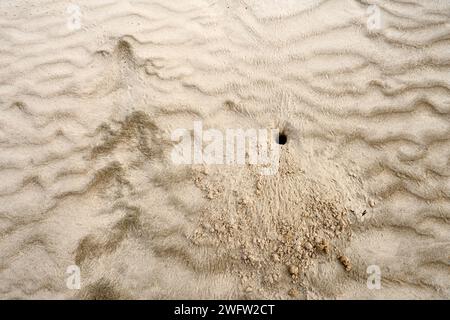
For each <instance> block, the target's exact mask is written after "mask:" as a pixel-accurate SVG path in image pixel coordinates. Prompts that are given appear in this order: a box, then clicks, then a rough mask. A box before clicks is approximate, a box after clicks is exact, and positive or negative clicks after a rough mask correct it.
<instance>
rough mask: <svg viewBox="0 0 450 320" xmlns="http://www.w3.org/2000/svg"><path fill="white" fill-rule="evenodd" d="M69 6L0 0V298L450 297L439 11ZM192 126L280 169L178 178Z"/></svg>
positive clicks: (205, 1) (330, 1)
mask: <svg viewBox="0 0 450 320" xmlns="http://www.w3.org/2000/svg"><path fill="white" fill-rule="evenodd" d="M72 2H73V3H74V4H77V5H78V6H79V8H80V11H81V20H80V28H79V29H77V30H71V29H70V28H68V24H67V21H68V13H67V11H66V9H67V5H68V3H67V2H66V1H60V0H56V1H44V0H40V1H33V2H32V3H30V2H29V1H21V0H15V1H2V2H0V45H1V46H0V177H1V179H0V297H1V298H82V299H126V298H131V299H133V298H135V299H136V298H282V299H285V298H299V299H323V298H329V299H335V298H336V299H342V298H381V297H384V298H415V299H422V298H434V299H448V298H450V291H449V288H450V266H449V261H450V250H449V248H450V229H449V219H450V178H449V177H450V169H449V168H450V139H449V137H450V2H448V1H440V0H439V1H438V0H436V1H419V0H414V1H391V0H390V1H377V2H376V3H377V6H378V8H379V10H380V17H381V24H380V28H378V29H374V30H369V29H368V27H367V20H368V13H367V12H368V11H367V10H368V7H369V5H371V4H372V2H373V1H356V0H354V1H347V0H345V1H344V0H308V1H303V2H300V1H290V0H280V1H269V0H259V1H256V0H240V1H231V2H230V1H222V0H219V1H213V0H200V1H199V0H183V1H175V2H170V1H169V2H168V1H162V0H153V1H120V0H108V1H106V0H105V1H103V0H102V1H96V2H95V4H94V3H92V1H85V0H80V1H72ZM195 120H201V121H203V125H204V127H205V128H216V129H226V128H278V129H280V130H283V131H284V132H285V133H286V135H287V137H288V140H287V141H288V142H287V143H286V144H285V145H283V146H282V148H281V158H280V171H279V172H278V174H277V175H275V176H273V177H262V176H260V175H258V173H257V172H258V171H257V170H256V169H255V168H253V167H251V166H242V167H217V166H175V165H173V164H172V162H171V160H170V151H171V149H172V146H173V142H171V139H170V135H171V132H172V130H174V129H176V128H192V125H193V121H195ZM73 264H77V265H78V266H79V267H80V268H81V276H82V279H81V283H82V286H81V290H79V291H77V290H69V289H68V288H67V287H66V278H67V276H68V275H67V274H66V268H67V267H68V266H69V265H73ZM370 265H377V266H379V267H380V270H381V273H382V274H381V276H382V289H380V290H369V289H368V288H367V285H366V281H367V276H368V275H367V273H366V269H367V267H368V266H370Z"/></svg>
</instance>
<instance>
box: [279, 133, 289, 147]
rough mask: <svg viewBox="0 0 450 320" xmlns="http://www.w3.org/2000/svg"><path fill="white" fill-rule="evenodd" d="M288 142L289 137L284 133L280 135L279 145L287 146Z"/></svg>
mask: <svg viewBox="0 0 450 320" xmlns="http://www.w3.org/2000/svg"><path fill="white" fill-rule="evenodd" d="M286 142H287V135H286V134H285V133H283V132H282V133H280V134H279V135H278V138H277V143H278V144H281V145H283V144H286Z"/></svg>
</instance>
